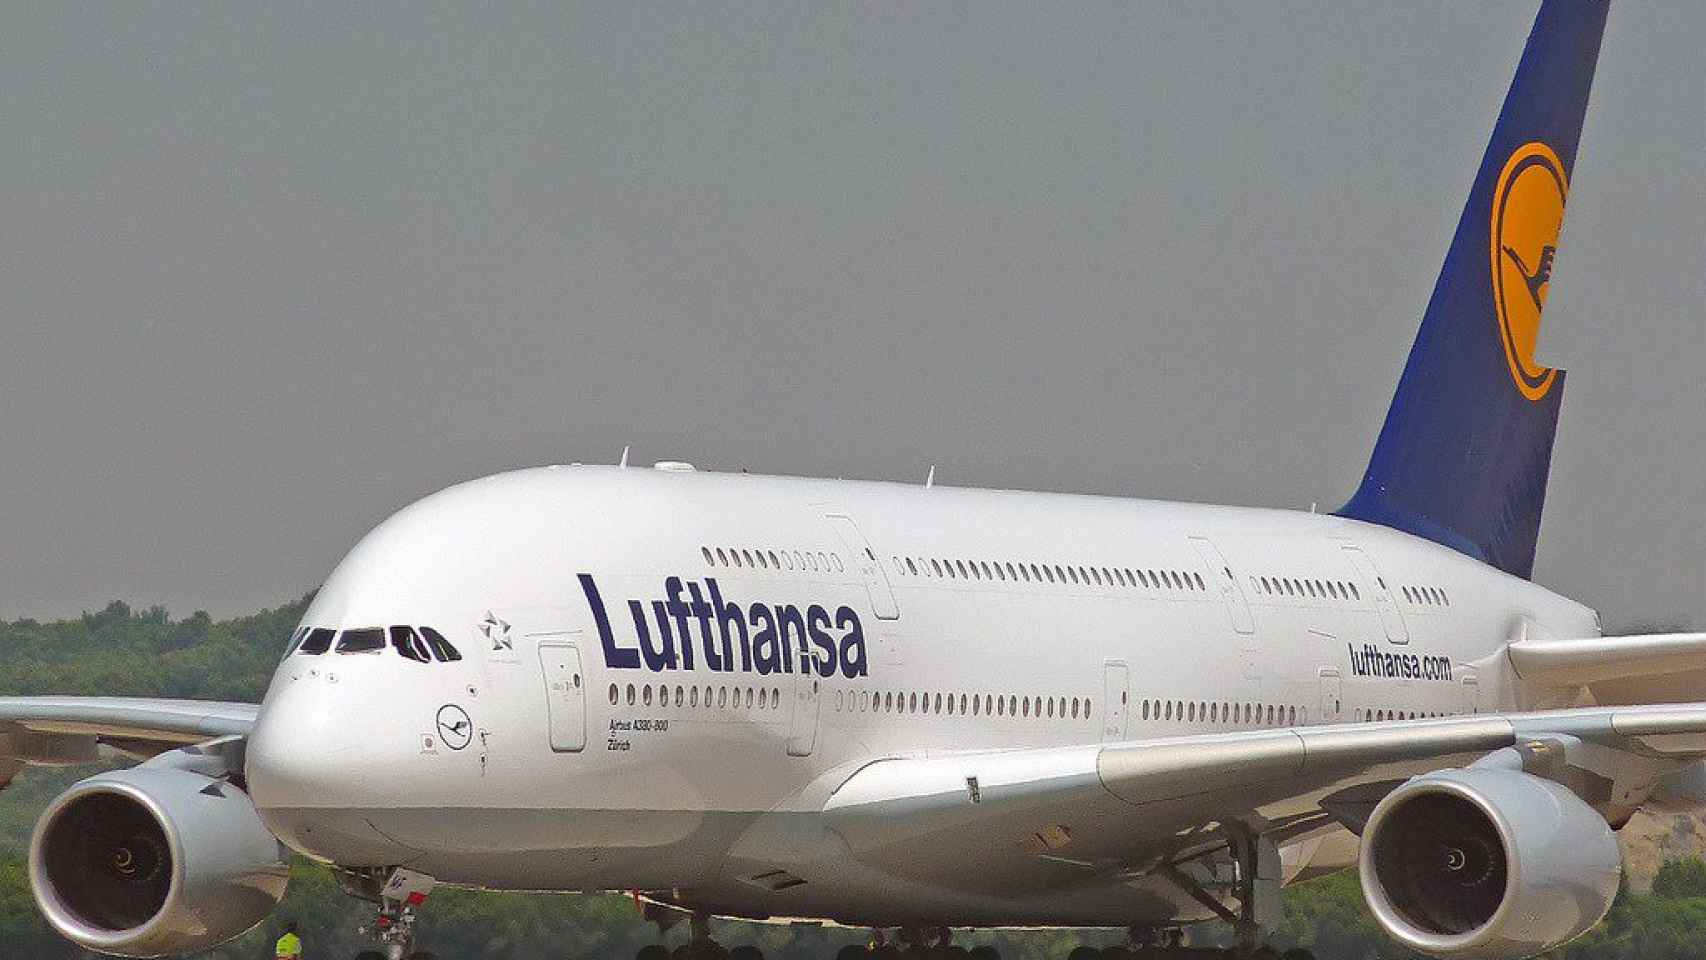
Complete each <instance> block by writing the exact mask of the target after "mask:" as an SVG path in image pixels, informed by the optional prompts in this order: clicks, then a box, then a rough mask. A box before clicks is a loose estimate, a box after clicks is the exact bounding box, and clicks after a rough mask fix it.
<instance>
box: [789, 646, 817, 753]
mask: <svg viewBox="0 0 1706 960" xmlns="http://www.w3.org/2000/svg"><path fill="white" fill-rule="evenodd" d="M809 662H810V660H809V658H808V660H807V663H809ZM792 684H793V693H794V696H793V700H794V711H793V717H792V718H791V719H790V720H789V722H788V756H790V757H809V756H811V753H812V750H813V749H814V748H816V746H817V711H818V690H819V680H818V676H817V672H816V671H814V670H812V669H811V668H810V667H809V666H807V667H804V672H803V673H800V674H798V675H797V676H795V677H794V678H793V681H792Z"/></svg>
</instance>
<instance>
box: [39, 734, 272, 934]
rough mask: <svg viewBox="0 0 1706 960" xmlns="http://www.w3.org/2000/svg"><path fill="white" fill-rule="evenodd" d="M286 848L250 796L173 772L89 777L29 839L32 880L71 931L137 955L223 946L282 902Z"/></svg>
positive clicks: (57, 922)
mask: <svg viewBox="0 0 1706 960" xmlns="http://www.w3.org/2000/svg"><path fill="white" fill-rule="evenodd" d="M288 880H289V870H288V867H287V866H286V864H285V858H284V851H283V849H282V848H281V847H280V845H279V843H278V841H277V840H275V839H274V838H273V836H272V835H271V834H270V833H268V832H267V830H266V828H265V827H264V826H262V825H261V820H260V817H259V815H258V814H256V812H255V807H254V804H253V803H251V802H250V800H249V797H248V795H247V794H245V793H243V792H242V791H241V790H238V789H237V788H236V787H234V786H231V785H230V784H228V783H224V782H221V781H218V780H213V779H211V778H209V777H206V776H203V775H201V774H198V773H191V772H189V771H186V770H178V769H171V768H163V767H162V768H151V767H147V766H143V767H136V768H134V769H130V770H120V771H114V772H112V773H104V774H101V775H99V776H95V777H90V778H89V779H87V780H83V781H81V782H79V783H77V784H75V785H74V786H72V787H71V789H69V790H67V791H66V792H65V793H63V794H61V795H60V796H59V797H58V798H57V799H55V800H54V801H53V802H52V803H51V804H49V805H48V808H47V810H46V811H45V812H43V813H42V816H41V819H40V820H38V821H37V822H36V829H35V834H34V836H33V837H32V838H31V841H30V886H31V887H32V889H33V892H34V893H35V897H36V903H37V904H38V905H39V906H40V907H41V911H42V914H43V915H44V916H46V917H47V919H48V922H50V923H52V924H53V926H54V928H55V929H57V930H58V931H59V932H60V933H61V934H62V935H63V936H65V937H66V938H67V939H69V940H71V941H73V942H75V943H77V944H78V945H80V946H83V947H85V948H87V949H90V950H97V951H100V952H102V953H111V954H117V955H120V956H131V957H153V956H161V955H165V954H172V953H188V952H191V951H196V950H204V949H207V948H209V947H213V946H217V945H218V944H221V943H224V942H225V941H227V940H230V939H231V938H233V937H235V936H238V935H239V934H241V933H243V932H245V931H247V930H248V929H249V928H251V927H253V926H254V925H255V924H257V923H260V922H261V921H262V920H264V919H266V917H267V915H268V914H270V913H271V912H272V910H273V908H274V907H276V906H277V905H278V902H279V901H280V900H281V899H283V898H284V890H285V885H286V883H287V882H288Z"/></svg>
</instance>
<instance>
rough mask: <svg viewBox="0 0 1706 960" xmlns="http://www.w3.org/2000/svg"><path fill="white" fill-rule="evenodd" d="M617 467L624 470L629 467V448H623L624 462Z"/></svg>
mask: <svg viewBox="0 0 1706 960" xmlns="http://www.w3.org/2000/svg"><path fill="white" fill-rule="evenodd" d="M617 466H618V467H622V468H623V469H627V467H628V448H627V447H623V448H622V462H621V463H618V464H617Z"/></svg>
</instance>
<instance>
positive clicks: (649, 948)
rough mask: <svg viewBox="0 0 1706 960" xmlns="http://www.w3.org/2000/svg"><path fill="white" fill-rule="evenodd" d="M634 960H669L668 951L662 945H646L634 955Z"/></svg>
mask: <svg viewBox="0 0 1706 960" xmlns="http://www.w3.org/2000/svg"><path fill="white" fill-rule="evenodd" d="M634 960H670V956H669V950H668V948H666V947H664V946H663V945H662V944H657V943H648V944H646V945H645V946H643V947H641V948H640V952H639V953H636V954H634Z"/></svg>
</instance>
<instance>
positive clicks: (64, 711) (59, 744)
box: [0, 697, 260, 787]
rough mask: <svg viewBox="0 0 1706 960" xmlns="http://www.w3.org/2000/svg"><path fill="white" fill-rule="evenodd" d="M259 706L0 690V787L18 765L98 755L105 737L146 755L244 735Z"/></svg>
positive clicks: (64, 761)
mask: <svg viewBox="0 0 1706 960" xmlns="http://www.w3.org/2000/svg"><path fill="white" fill-rule="evenodd" d="M259 711H260V707H259V706H257V705H255V704H252V703H222V702H218V701H212V700H153V699H146V698H141V697H0V787H3V786H5V784H6V783H7V782H9V781H10V780H11V779H12V777H13V776H15V775H16V774H17V772H18V770H19V769H20V768H21V767H23V766H25V765H40V766H67V765H71V764H79V763H92V762H94V761H95V760H97V759H99V757H98V754H97V747H98V746H100V745H103V744H104V745H106V746H109V747H112V748H114V749H116V750H118V751H120V752H122V753H126V754H129V755H130V756H133V757H138V758H146V757H151V756H154V755H155V754H158V753H163V752H165V751H167V750H171V749H173V748H176V747H180V746H183V745H185V744H190V743H200V742H202V741H206V740H212V739H215V738H218V737H227V736H243V735H247V734H248V732H249V730H250V728H252V727H253V726H254V724H255V715H256V714H257V713H258V712H259Z"/></svg>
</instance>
